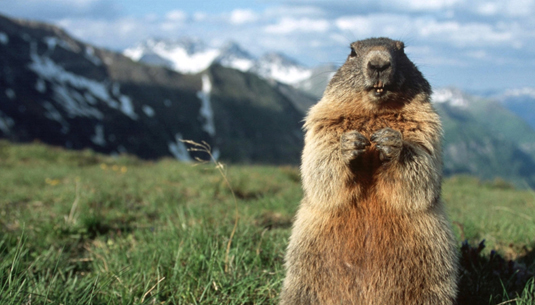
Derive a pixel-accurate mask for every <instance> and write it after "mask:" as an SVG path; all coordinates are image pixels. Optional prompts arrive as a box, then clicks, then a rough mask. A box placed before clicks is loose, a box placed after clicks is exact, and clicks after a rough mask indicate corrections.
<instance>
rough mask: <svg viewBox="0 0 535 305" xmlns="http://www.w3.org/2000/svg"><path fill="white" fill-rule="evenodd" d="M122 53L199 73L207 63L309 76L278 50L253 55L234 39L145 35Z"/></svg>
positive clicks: (269, 75) (285, 78)
mask: <svg viewBox="0 0 535 305" xmlns="http://www.w3.org/2000/svg"><path fill="white" fill-rule="evenodd" d="M123 54H124V55H125V56H127V57H130V58H131V59H132V60H134V61H140V62H144V63H147V64H153V65H154V64H155V65H160V66H165V67H168V68H170V69H173V70H175V71H177V72H180V73H193V74H194V73H199V72H200V71H202V70H204V69H206V68H207V67H208V66H210V65H211V64H214V63H217V64H220V65H222V66H225V67H228V68H233V69H237V70H240V71H242V72H253V73H255V74H257V75H259V76H261V77H263V78H266V79H273V80H276V81H279V82H282V83H285V84H295V83H298V82H300V81H303V80H305V79H307V78H309V77H310V76H311V74H312V69H310V68H307V67H305V66H303V65H302V64H300V63H298V62H297V61H295V60H293V59H291V58H289V57H287V56H286V55H284V54H280V53H274V52H271V53H267V54H265V55H263V56H261V57H260V58H256V57H254V56H253V55H251V54H250V53H249V52H247V51H245V50H244V49H243V48H242V47H241V46H239V45H238V44H237V43H234V42H228V43H226V44H224V45H222V46H221V47H209V46H207V45H206V44H205V43H204V42H202V41H201V40H199V39H197V38H188V37H182V38H180V39H176V40H162V39H149V40H147V41H144V42H142V43H140V44H138V45H136V46H134V47H132V48H128V49H126V50H124V52H123Z"/></svg>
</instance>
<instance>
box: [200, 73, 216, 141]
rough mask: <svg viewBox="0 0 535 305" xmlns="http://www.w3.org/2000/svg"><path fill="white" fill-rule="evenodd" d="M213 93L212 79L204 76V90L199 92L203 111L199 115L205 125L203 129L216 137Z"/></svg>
mask: <svg viewBox="0 0 535 305" xmlns="http://www.w3.org/2000/svg"><path fill="white" fill-rule="evenodd" d="M211 92H212V83H211V82H210V77H209V76H208V75H206V74H203V76H202V90H201V91H199V92H197V97H198V98H199V99H200V100H201V109H200V110H199V115H200V116H201V118H202V119H203V121H204V123H203V125H202V129H203V130H204V131H206V132H207V133H208V134H209V135H211V136H212V137H213V136H214V135H215V124H214V112H213V111H212V105H211V103H210V93H211Z"/></svg>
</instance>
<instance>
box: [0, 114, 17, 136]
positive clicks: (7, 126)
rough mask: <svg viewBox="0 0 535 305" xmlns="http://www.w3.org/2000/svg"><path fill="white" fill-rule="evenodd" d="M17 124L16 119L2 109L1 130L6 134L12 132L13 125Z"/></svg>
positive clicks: (0, 117) (0, 115) (0, 116)
mask: <svg viewBox="0 0 535 305" xmlns="http://www.w3.org/2000/svg"><path fill="white" fill-rule="evenodd" d="M14 125H15V121H13V119H12V118H10V117H8V116H7V115H6V114H5V113H3V112H2V111H0V130H1V131H2V133H4V135H7V134H10V133H11V127H13V126H14Z"/></svg>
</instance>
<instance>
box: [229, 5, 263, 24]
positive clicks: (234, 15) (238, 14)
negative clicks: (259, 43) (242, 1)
mask: <svg viewBox="0 0 535 305" xmlns="http://www.w3.org/2000/svg"><path fill="white" fill-rule="evenodd" d="M257 20H258V15H257V14H256V13H255V12H253V11H252V10H244V9H235V10H233V11H232V12H231V13H230V23H232V24H236V25H240V24H244V23H249V22H255V21H257Z"/></svg>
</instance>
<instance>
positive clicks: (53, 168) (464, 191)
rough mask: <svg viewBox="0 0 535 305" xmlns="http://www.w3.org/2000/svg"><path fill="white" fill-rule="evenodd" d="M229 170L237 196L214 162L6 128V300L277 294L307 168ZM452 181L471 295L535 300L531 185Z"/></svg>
mask: <svg viewBox="0 0 535 305" xmlns="http://www.w3.org/2000/svg"><path fill="white" fill-rule="evenodd" d="M223 170H224V173H226V177H227V178H228V180H229V181H230V184H231V187H232V190H233V191H234V194H235V198H236V200H234V197H233V193H232V192H231V189H230V188H229V187H228V186H227V184H226V180H225V178H224V177H223V176H222V175H221V174H220V173H219V169H218V168H216V167H215V166H214V164H204V165H197V166H193V165H192V164H184V163H179V162H176V161H174V160H162V161H159V162H144V161H139V160H138V159H135V158H132V157H127V156H121V157H116V158H112V157H105V156H102V155H97V154H95V153H93V152H90V151H82V152H72V151H64V150H60V149H56V148H50V147H46V146H44V145H40V144H31V145H11V144H8V143H7V142H0V194H1V196H0V304H276V303H277V296H278V293H279V290H280V286H281V282H282V279H283V276H284V270H283V265H282V263H283V256H284V251H285V247H286V245H287V239H288V236H289V234H290V226H291V220H292V217H293V214H294V213H295V211H296V208H297V206H298V203H299V200H300V198H301V189H300V181H299V172H298V170H297V169H296V168H292V167H259V166H257V167H242V166H232V167H229V168H224V169H223ZM443 194H444V196H443V197H444V200H445V201H446V202H447V208H448V213H449V215H450V218H451V220H452V221H453V223H454V225H453V227H454V231H455V234H456V235H457V237H458V239H459V249H460V252H459V253H460V255H461V256H462V261H463V269H462V274H463V278H462V285H461V301H462V302H464V303H466V304H498V303H500V302H504V301H507V300H514V299H517V303H518V304H531V302H532V301H533V299H532V298H533V293H534V292H535V289H534V288H533V282H532V281H530V280H529V279H530V278H531V277H532V275H533V271H534V267H535V265H534V261H535V254H534V252H533V245H534V244H533V242H534V236H535V224H534V221H533V220H534V219H535V208H534V207H535V195H534V194H533V193H531V192H528V191H518V190H514V189H512V188H511V186H510V185H509V184H507V183H505V182H503V181H501V180H496V181H495V182H492V183H481V182H480V181H479V180H477V179H475V178H470V177H454V178H451V179H449V180H447V181H445V183H444V191H443ZM236 217H237V218H236ZM236 219H237V220H238V221H237V225H236ZM235 225H236V226H235ZM482 239H485V240H486V243H485V244H486V248H485V249H482V248H477V245H478V244H479V242H480V241H481V240H482ZM463 240H467V243H466V245H465V246H464V247H463V249H462V250H461V242H462V241H463ZM470 245H471V246H470ZM492 249H495V250H497V252H495V251H491V250H492ZM509 260H511V261H509ZM526 283H527V286H526ZM510 304H514V303H512V302H511V303H510Z"/></svg>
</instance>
